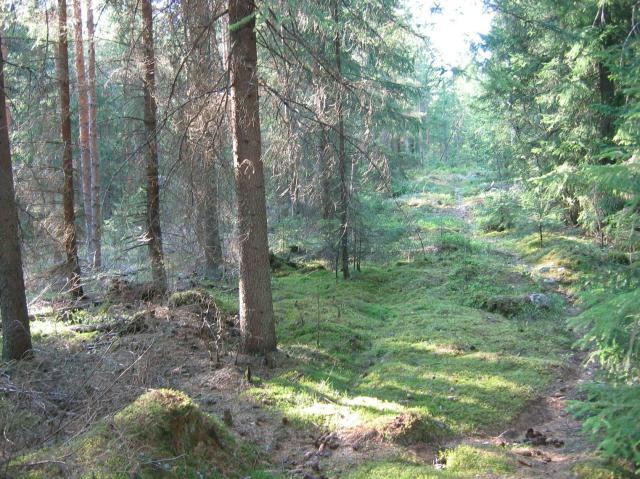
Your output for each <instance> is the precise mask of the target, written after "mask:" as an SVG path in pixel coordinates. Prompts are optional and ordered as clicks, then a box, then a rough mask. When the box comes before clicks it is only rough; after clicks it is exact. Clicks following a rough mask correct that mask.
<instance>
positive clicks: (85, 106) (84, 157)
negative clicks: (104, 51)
mask: <svg viewBox="0 0 640 479" xmlns="http://www.w3.org/2000/svg"><path fill="white" fill-rule="evenodd" d="M73 18H74V28H73V32H74V39H75V42H74V49H75V61H76V76H77V78H78V119H79V127H80V128H79V129H80V138H79V141H78V143H79V146H80V173H81V178H82V204H83V209H84V223H85V231H86V237H87V249H88V252H89V257H91V256H93V252H92V251H91V245H92V244H93V240H92V238H91V232H92V225H93V221H92V219H91V215H92V211H93V208H92V206H91V152H90V147H89V91H88V88H87V77H86V71H85V65H84V41H83V37H82V7H81V5H80V0H73Z"/></svg>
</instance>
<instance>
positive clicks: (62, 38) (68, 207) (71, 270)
mask: <svg viewBox="0 0 640 479" xmlns="http://www.w3.org/2000/svg"><path fill="white" fill-rule="evenodd" d="M67 34H68V32H67V1H66V0H58V63H57V70H58V86H59V89H60V135H61V137H62V144H63V151H62V171H63V172H64V188H63V191H62V203H63V209H64V249H65V252H66V254H67V264H66V269H67V275H68V281H69V285H70V287H71V295H72V296H73V297H76V298H80V297H82V296H83V294H84V293H83V291H82V285H81V284H80V263H79V262H78V244H77V242H76V223H75V221H76V218H75V211H74V200H73V153H72V144H71V107H70V98H69V45H68V41H67Z"/></svg>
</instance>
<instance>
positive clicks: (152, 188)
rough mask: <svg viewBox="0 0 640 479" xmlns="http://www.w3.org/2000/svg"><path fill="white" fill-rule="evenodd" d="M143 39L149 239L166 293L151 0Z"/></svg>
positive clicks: (154, 270) (145, 8)
mask: <svg viewBox="0 0 640 479" xmlns="http://www.w3.org/2000/svg"><path fill="white" fill-rule="evenodd" d="M142 20H143V29H142V42H143V45H144V125H145V129H146V133H147V138H146V141H147V241H148V245H149V257H150V259H151V275H152V279H153V283H154V287H155V288H156V290H157V291H158V292H161V293H164V292H165V291H166V289H167V274H166V272H165V269H164V253H163V251H162V233H161V230H160V185H159V183H158V138H157V132H156V129H157V118H156V109H157V108H156V98H155V94H156V80H155V69H156V60H155V55H154V51H153V10H152V6H151V0H142Z"/></svg>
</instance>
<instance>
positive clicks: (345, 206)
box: [333, 0, 349, 279]
mask: <svg viewBox="0 0 640 479" xmlns="http://www.w3.org/2000/svg"><path fill="white" fill-rule="evenodd" d="M333 20H334V22H335V26H336V34H335V38H334V48H335V55H336V78H337V80H338V85H337V87H338V101H337V102H336V107H337V109H338V112H337V113H338V171H339V173H340V249H341V256H342V275H343V277H344V279H349V184H348V181H347V155H346V153H345V149H344V113H343V108H342V107H343V105H342V102H343V101H344V87H343V84H342V60H341V58H340V57H341V55H342V53H341V50H342V47H341V44H340V28H339V26H340V11H339V7H338V2H337V0H334V4H333Z"/></svg>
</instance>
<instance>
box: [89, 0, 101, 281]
mask: <svg viewBox="0 0 640 479" xmlns="http://www.w3.org/2000/svg"><path fill="white" fill-rule="evenodd" d="M86 5H87V33H88V35H89V38H88V42H89V52H88V53H89V64H88V68H87V73H88V79H89V140H90V141H89V147H90V150H91V208H92V209H91V221H92V224H91V241H92V242H93V244H92V245H91V248H90V251H91V253H92V254H93V266H94V268H98V269H99V268H101V267H102V204H101V198H100V150H99V149H98V95H97V88H96V45H95V24H94V23H93V4H92V0H87V3H86Z"/></svg>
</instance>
